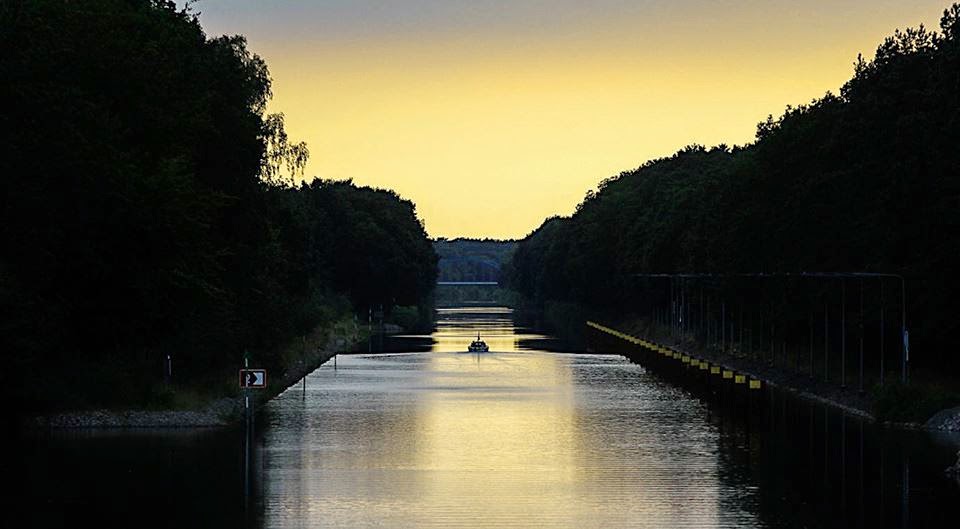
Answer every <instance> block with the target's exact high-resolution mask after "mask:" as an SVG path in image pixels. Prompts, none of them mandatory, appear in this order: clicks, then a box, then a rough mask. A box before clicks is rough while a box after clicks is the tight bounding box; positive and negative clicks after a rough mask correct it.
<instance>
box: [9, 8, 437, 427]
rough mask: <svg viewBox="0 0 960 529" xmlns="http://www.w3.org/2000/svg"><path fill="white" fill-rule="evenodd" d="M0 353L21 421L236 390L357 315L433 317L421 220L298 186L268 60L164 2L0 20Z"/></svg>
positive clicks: (365, 197)
mask: <svg viewBox="0 0 960 529" xmlns="http://www.w3.org/2000/svg"><path fill="white" fill-rule="evenodd" d="M0 27H2V28H3V29H2V31H0V79H3V81H2V82H0V99H2V101H3V102H4V111H3V112H2V113H0V145H2V149H3V155H2V156H0V245H2V247H3V252H2V254H0V325H2V328H0V342H2V348H3V350H4V352H5V355H6V359H7V362H6V365H5V369H6V370H7V372H8V373H16V376H10V377H8V378H7V382H6V383H5V389H6V390H7V391H12V392H13V393H14V397H15V398H17V399H18V400H19V401H20V402H21V403H22V404H23V407H24V409H27V410H40V409H56V408H77V407H85V406H94V405H100V404H115V405H116V404H119V405H131V406H136V405H138V404H140V403H143V402H150V401H151V400H152V398H153V397H152V394H151V392H154V391H157V388H158V387H159V384H160V383H161V382H162V380H163V375H162V373H163V367H162V365H163V364H162V362H163V358H165V357H166V355H168V354H172V355H173V356H174V358H175V362H176V363H175V378H176V381H177V382H178V383H182V384H194V385H199V384H206V383H208V382H209V381H210V380H218V381H221V382H222V381H224V380H225V381H226V386H227V387H229V383H231V382H233V379H234V377H235V371H234V370H235V369H236V367H237V366H239V365H240V363H241V361H242V358H243V356H244V354H245V351H248V352H249V354H250V355H251V357H252V358H253V361H254V363H255V365H257V366H261V367H267V368H280V367H282V366H280V365H278V364H279V363H280V362H281V359H280V358H279V357H278V355H277V354H276V350H277V347H278V345H279V344H281V343H283V342H285V341H287V340H289V339H291V338H293V337H295V336H300V335H303V334H306V333H308V332H309V331H310V330H311V329H313V328H315V327H316V326H318V325H321V324H323V323H324V322H329V321H330V320H332V319H334V318H338V317H343V316H344V315H349V314H350V313H351V312H353V313H361V314H363V315H364V319H365V315H366V314H367V311H368V307H371V306H374V305H376V306H380V305H383V306H384V307H387V308H389V307H391V306H400V305H405V306H418V305H422V306H429V304H430V300H431V299H432V292H433V288H434V285H435V282H436V275H437V266H436V261H437V258H436V255H435V253H434V251H433V248H432V246H431V243H430V241H429V240H428V239H427V236H426V233H425V231H424V229H423V225H422V223H421V222H420V220H419V219H418V218H417V215H416V212H415V209H414V205H413V204H412V203H411V202H409V201H407V200H403V199H401V198H399V197H398V196H397V195H396V194H394V193H393V192H391V191H386V190H375V189H369V188H362V187H357V186H354V185H353V184H352V183H351V182H340V181H323V180H313V181H312V182H309V183H304V184H301V185H295V182H299V181H300V178H297V177H298V176H299V175H300V173H301V172H302V170H303V167H304V165H305V162H306V159H307V156H308V154H309V153H308V150H307V147H306V146H305V145H304V144H302V143H295V142H293V141H291V140H290V139H289V138H288V137H287V134H286V132H285V131H284V127H283V116H282V115H276V114H274V115H271V114H267V113H266V106H267V102H268V101H269V99H270V97H271V79H270V76H269V72H268V69H267V65H266V64H265V63H264V62H263V60H261V59H260V58H259V57H258V56H257V55H255V54H253V53H252V52H250V51H249V50H248V49H247V47H246V43H245V40H244V39H243V37H240V36H224V37H217V38H210V37H208V36H207V35H205V34H204V31H203V29H202V28H201V26H200V23H199V21H198V19H197V16H196V14H194V13H191V12H190V11H189V10H188V9H178V8H177V7H176V6H175V5H174V4H173V3H172V2H166V1H161V0H89V1H85V2H66V1H62V0H27V1H15V2H3V4H2V5H0Z"/></svg>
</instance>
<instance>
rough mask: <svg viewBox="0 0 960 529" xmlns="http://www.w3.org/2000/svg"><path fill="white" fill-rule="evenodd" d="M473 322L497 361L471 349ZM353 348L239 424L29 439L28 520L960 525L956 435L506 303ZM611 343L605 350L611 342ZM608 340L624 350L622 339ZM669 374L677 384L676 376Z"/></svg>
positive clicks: (445, 314) (24, 497) (23, 502)
mask: <svg viewBox="0 0 960 529" xmlns="http://www.w3.org/2000/svg"><path fill="white" fill-rule="evenodd" d="M477 332H480V333H481V335H482V337H483V339H484V340H485V341H486V342H487V343H488V344H489V345H490V348H491V351H494V352H493V353H488V354H479V355H478V354H469V353H463V352H462V351H463V350H464V349H465V347H466V345H467V344H468V343H469V342H470V341H471V340H472V339H473V338H475V337H476V334H477ZM370 349H374V350H382V351H385V353H381V354H372V355H371V354H365V353H358V354H349V355H340V356H339V357H338V358H337V362H336V365H334V363H333V362H328V363H327V364H325V365H324V366H322V367H321V368H319V369H317V370H316V371H314V372H313V373H311V374H310V375H309V376H308V377H307V378H306V379H305V381H304V383H301V384H298V385H295V386H293V387H291V388H290V389H288V390H287V391H286V392H285V393H283V394H281V395H280V396H278V397H277V398H276V399H274V400H273V401H272V402H270V403H269V404H268V405H267V406H266V408H265V409H264V410H262V413H261V414H260V415H259V416H258V418H257V421H256V433H255V435H254V438H253V440H252V442H251V443H249V444H247V443H246V436H245V435H244V433H243V432H241V431H231V430H228V431H199V432H198V431H182V432H181V431H137V432H128V431H120V432H112V431H74V432H58V433H56V434H52V435H44V436H40V437H39V438H37V437H32V438H30V439H29V440H28V442H27V443H24V444H23V445H22V446H21V448H20V452H21V455H22V456H23V457H22V458H20V460H19V461H20V463H22V465H18V468H20V469H21V470H22V472H23V474H22V477H21V479H20V482H21V486H20V487H18V492H19V494H20V496H21V497H20V498H19V501H18V502H17V504H18V505H19V506H20V507H21V508H22V511H23V516H25V518H24V520H25V523H24V524H23V525H26V526H50V527H59V526H68V525H71V524H72V523H73V522H74V521H76V520H81V519H83V520H85V519H93V520H96V521H97V523H98V524H99V525H107V526H120V525H131V526H140V527H142V526H164V527H173V526H179V527H183V526H187V527H209V526H217V527H228V526H229V527H243V526H247V527H391V528H400V527H577V528H579V527H757V528H759V527H918V528H919V527H954V526H955V525H956V515H955V514H954V513H955V508H956V505H957V504H958V501H960V486H958V484H957V483H956V482H955V481H953V480H952V479H950V478H947V477H946V476H945V475H944V474H943V469H944V468H945V467H946V466H948V465H949V464H951V463H952V462H953V461H954V459H955V456H954V453H955V452H956V450H957V445H958V440H957V439H956V438H955V437H949V436H940V437H935V436H931V435H930V434H927V433H924V432H903V431H891V430H883V429H878V428H877V427H875V426H874V425H872V424H869V423H865V422H863V421H862V420H860V419H858V418H855V417H847V416H844V415H843V414H841V413H838V412H836V411H834V410H832V409H827V408H824V407H823V406H822V405H817V404H810V403H807V402H805V401H800V400H797V399H794V398H792V397H789V396H788V395H782V394H779V393H776V392H763V393H762V394H758V395H760V396H751V395H739V396H738V395H732V396H725V397H723V398H718V396H717V395H716V394H715V393H711V392H710V391H709V390H708V389H705V388H702V387H699V386H697V385H696V384H685V383H684V382H683V381H682V380H674V379H670V377H664V376H662V374H658V373H654V372H651V371H648V370H647V369H645V368H644V367H643V366H641V365H637V364H633V363H630V362H629V361H627V360H626V359H625V358H624V357H623V356H620V355H618V354H586V353H582V352H581V353H576V352H571V351H570V350H569V349H570V348H569V346H567V345H566V344H563V343H561V342H559V341H557V340H554V339H551V338H550V337H549V336H544V335H542V334H538V333H536V332H534V331H532V330H530V329H526V328H523V327H522V326H519V325H518V324H517V323H516V322H515V320H514V317H513V314H512V313H511V312H510V311H509V310H507V309H499V308H469V309H441V310H440V311H439V312H438V321H437V326H436V330H435V331H434V332H433V333H432V334H431V335H423V336H395V337H388V338H386V339H384V340H383V341H378V342H376V343H374V344H371V345H370ZM601 349H602V348H601ZM610 352H611V353H615V352H616V351H610ZM668 380H669V381H668Z"/></svg>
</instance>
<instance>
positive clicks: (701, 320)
mask: <svg viewBox="0 0 960 529" xmlns="http://www.w3.org/2000/svg"><path fill="white" fill-rule="evenodd" d="M699 323H700V339H701V340H706V336H705V335H704V333H703V287H700V322H699Z"/></svg>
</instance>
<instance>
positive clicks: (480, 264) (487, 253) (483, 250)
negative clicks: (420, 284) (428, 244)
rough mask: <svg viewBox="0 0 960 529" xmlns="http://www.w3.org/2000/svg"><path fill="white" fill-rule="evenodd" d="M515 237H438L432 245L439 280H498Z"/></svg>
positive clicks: (512, 247)
mask: <svg viewBox="0 0 960 529" xmlns="http://www.w3.org/2000/svg"><path fill="white" fill-rule="evenodd" d="M516 247H517V241H512V240H496V239H462V238H461V239H445V238H439V239H437V240H436V241H434V243H433V248H434V250H435V251H436V252H437V255H438V256H439V258H440V262H439V269H440V276H439V278H438V279H439V281H500V274H501V270H502V268H503V267H504V265H506V264H507V263H509V262H510V259H511V258H512V257H513V251H514V250H515V249H516Z"/></svg>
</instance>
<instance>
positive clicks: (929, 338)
mask: <svg viewBox="0 0 960 529" xmlns="http://www.w3.org/2000/svg"><path fill="white" fill-rule="evenodd" d="M958 228H960V5H953V6H952V7H950V8H949V9H947V10H946V11H945V12H944V15H943V17H942V20H941V30H940V31H939V32H933V31H929V30H927V29H924V28H923V27H921V28H919V29H908V30H905V31H897V32H896V33H895V34H894V35H893V36H891V37H889V38H887V39H886V40H885V41H884V42H883V43H882V44H881V45H880V46H879V48H878V49H877V52H876V56H875V57H874V58H873V59H872V60H864V59H863V58H862V57H861V58H858V59H857V61H856V63H855V65H854V73H853V78H852V79H850V80H849V81H848V82H847V83H846V84H845V85H844V86H843V87H842V89H841V90H840V93H839V94H831V93H827V94H826V95H825V96H823V97H822V98H819V99H817V100H814V101H812V102H811V103H809V104H805V105H802V106H799V107H796V108H793V107H787V110H786V112H785V113H784V114H783V115H782V116H780V117H779V118H776V119H774V118H773V117H770V118H768V119H767V120H766V121H765V122H763V123H760V124H759V126H758V128H757V135H756V140H755V141H754V142H753V143H752V144H750V145H746V146H742V147H733V148H730V147H728V146H725V145H719V146H716V147H713V148H704V147H702V146H697V145H694V146H690V147H687V148H684V149H682V150H681V151H680V152H678V153H676V154H675V155H673V156H671V157H669V158H664V159H659V160H653V161H650V162H647V163H645V164H644V165H642V166H641V167H639V168H638V169H635V170H632V171H627V172H624V173H621V174H620V175H618V176H615V177H612V178H609V179H606V180H604V181H603V182H601V183H600V185H599V189H598V190H597V191H596V192H589V193H588V194H587V196H586V198H585V199H584V200H583V202H582V203H581V204H580V205H579V206H578V207H577V210H576V212H575V213H574V214H573V215H572V216H569V217H555V218H550V219H548V220H546V221H545V222H544V223H543V225H541V226H540V227H539V228H538V229H536V230H535V231H534V232H533V233H531V234H530V235H529V236H527V237H526V238H525V239H524V240H522V241H521V242H520V244H519V246H518V248H517V250H516V253H515V254H514V258H513V261H512V263H511V266H510V268H509V271H508V273H507V274H506V276H507V279H508V281H509V284H510V285H511V287H512V288H513V289H515V290H517V291H519V292H520V293H522V294H523V295H524V296H525V297H526V298H527V299H528V300H530V302H532V303H533V304H535V305H539V306H541V307H543V306H550V305H551V304H553V305H555V304H568V305H570V304H575V305H577V306H580V307H584V310H587V311H593V312H603V313H605V314H607V315H611V316H610V318H615V317H616V316H613V315H616V314H620V315H623V314H637V315H640V316H643V317H646V318H649V319H652V320H653V321H655V322H659V323H665V324H670V323H671V320H677V321H679V320H681V319H682V318H683V316H684V313H681V314H680V315H679V316H678V315H677V314H673V315H670V314H664V312H663V311H665V310H666V311H672V312H673V313H676V312H677V310H680V311H688V309H687V308H686V307H687V306H689V305H692V308H693V310H691V311H688V312H687V313H686V314H687V315H690V314H695V315H696V316H698V317H700V316H701V315H702V314H703V313H704V311H706V312H707V314H708V315H709V314H713V315H714V316H712V317H713V318H714V320H715V321H716V322H720V321H721V318H723V320H722V321H724V322H725V323H724V325H726V326H728V327H729V326H730V325H731V322H732V321H733V320H734V319H736V318H739V317H742V318H744V319H746V318H747V317H750V318H751V320H750V321H749V323H748V325H749V326H750V328H749V331H750V332H751V333H752V334H759V335H760V336H759V338H760V340H759V342H758V343H760V344H764V347H767V348H772V347H773V344H776V348H777V350H779V349H780V347H781V344H782V346H783V348H784V350H788V349H789V348H790V347H794V346H796V347H798V348H799V347H803V349H804V351H805V350H806V348H807V346H808V344H810V342H815V343H822V342H824V341H825V340H830V342H829V344H828V347H829V348H833V350H834V351H838V350H839V349H840V347H841V346H842V345H840V344H837V342H836V341H837V340H840V339H847V338H848V337H847V336H846V335H845V334H844V335H843V337H842V338H841V331H840V329H839V325H840V321H841V318H845V319H844V323H848V324H849V325H850V327H849V332H850V338H849V347H850V348H851V350H852V348H853V347H854V345H853V344H854V343H855V340H856V339H857V335H858V334H859V333H863V332H864V331H863V329H864V328H865V327H866V328H869V329H871V331H870V332H869V334H868V335H867V336H866V337H865V338H866V341H867V342H866V348H867V349H868V350H872V351H876V349H877V348H878V346H879V347H882V346H883V345H884V344H882V343H880V342H881V341H885V342H887V343H886V344H885V345H886V346H887V349H886V350H887V351H888V353H892V354H893V355H898V354H899V353H898V350H899V347H900V346H899V345H898V340H899V339H900V336H899V330H900V326H901V318H902V316H901V307H900V302H901V290H904V291H905V292H906V302H907V303H906V306H905V307H903V309H904V311H903V312H904V313H905V314H908V321H907V325H908V326H909V328H910V343H911V351H912V353H911V354H912V357H911V362H912V363H913V364H915V365H918V366H927V367H937V368H938V369H940V370H941V372H942V373H950V374H952V375H953V376H956V375H957V374H958V372H960V361H958V357H957V356H956V354H955V348H956V341H957V332H958V324H957V318H956V313H955V312H954V311H955V309H956V307H957V298H956V295H957V292H960V277H958V276H957V274H956V273H955V272H956V271H957V270H960V252H957V248H956V242H957V234H958V233H960V231H958ZM804 271H805V272H812V271H816V272H873V273H889V274H899V275H902V276H904V277H905V278H906V280H905V285H904V286H901V284H900V283H899V281H898V280H897V279H896V278H887V279H870V278H868V279H866V280H865V279H863V278H859V279H858V278H839V279H831V278H830V277H798V276H793V277H792V278H791V277H789V276H784V275H783V274H787V273H799V272H804ZM658 273H662V274H676V273H697V274H712V276H710V277H705V276H699V277H698V278H689V279H676V278H674V279H673V280H671V279H669V278H657V277H650V275H649V274H658ZM762 273H767V274H780V275H771V276H769V277H766V278H765V277H762V276H758V275H754V276H753V277H747V276H746V275H741V276H737V275H733V274H762ZM881 283H882V284H881ZM861 289H862V290H861ZM671 290H672V292H671ZM861 291H863V292H865V294H862V295H863V296H864V297H865V298H866V300H865V301H860V298H859V297H860V296H861V293H860V292H861ZM677 292H680V294H679V295H678V294H677ZM671 296H672V300H673V301H672V305H671V301H670V300H671ZM691 298H692V300H691ZM711 303H712V305H711ZM858 303H859V304H861V306H863V305H864V304H865V305H866V307H867V308H866V309H865V310H867V311H869V316H861V315H860V314H861V313H860V312H859V311H858V307H857V304H858ZM677 307H681V308H680V309H678V308H677ZM876 307H880V308H879V309H877V308H876ZM721 310H725V311H726V312H725V314H723V315H721V312H720V311H721ZM735 311H736V312H735ZM841 311H842V312H841ZM878 311H879V312H878ZM884 311H886V312H884ZM745 314H747V315H745ZM813 318H817V319H816V321H817V322H818V325H817V326H816V328H815V326H814V325H813V323H812V322H813V321H814V320H813ZM824 318H827V319H828V324H829V327H828V328H827V330H826V331H823V330H822V329H823V327H824V324H823V323H819V322H822V321H823V320H824ZM884 318H885V319H884ZM858 319H859V321H857V320H858ZM875 320H879V323H877V322H876V321H875ZM763 322H766V323H763ZM774 322H776V323H777V324H778V327H776V328H774V327H773V323H774ZM758 323H759V325H758ZM858 325H859V327H858ZM875 325H876V326H883V325H886V326H887V327H888V328H889V330H888V331H887V332H886V334H885V335H884V331H880V336H883V338H874V335H876V334H877V333H876V332H875V331H872V329H873V328H874V327H873V326H875ZM881 328H882V327H881ZM702 330H704V332H708V331H709V332H713V333H714V338H715V340H717V341H719V340H721V339H723V338H724V335H723V334H721V333H724V334H726V336H725V337H726V339H727V340H729V337H730V336H731V334H732V332H733V331H732V330H731V329H730V328H723V329H716V328H715V327H714V328H712V329H709V328H707V329H702ZM814 332H816V333H817V334H816V335H814ZM741 333H742V331H741ZM821 335H825V337H821ZM774 337H776V338H774ZM751 340H754V341H756V340H755V339H754V338H753V336H751ZM721 343H722V342H721ZM810 347H811V351H813V345H812V344H810ZM817 347H818V350H819V348H820V347H821V346H820V345H817ZM788 354H789V353H788ZM871 358H876V355H875V354H873V355H871ZM896 358H897V357H896V356H890V357H889V361H890V363H893V364H894V365H895V367H896V368H897V369H899V361H897V360H896ZM811 361H812V360H811ZM874 361H875V360H874ZM888 366H889V364H888Z"/></svg>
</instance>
